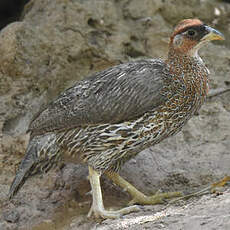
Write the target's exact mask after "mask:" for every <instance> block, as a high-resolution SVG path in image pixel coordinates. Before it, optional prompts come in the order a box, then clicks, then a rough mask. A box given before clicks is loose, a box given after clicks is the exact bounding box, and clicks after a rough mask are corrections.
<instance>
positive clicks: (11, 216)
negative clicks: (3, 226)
mask: <svg viewBox="0 0 230 230" xmlns="http://www.w3.org/2000/svg"><path fill="white" fill-rule="evenodd" d="M3 217H4V220H6V221H7V222H10V223H16V222H18V220H19V217H20V215H19V213H18V212H17V210H10V211H8V212H5V213H3Z"/></svg>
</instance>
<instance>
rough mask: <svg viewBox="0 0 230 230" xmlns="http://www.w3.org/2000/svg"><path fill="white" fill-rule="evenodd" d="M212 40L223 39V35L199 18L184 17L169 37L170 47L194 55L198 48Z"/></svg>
mask: <svg viewBox="0 0 230 230" xmlns="http://www.w3.org/2000/svg"><path fill="white" fill-rule="evenodd" d="M212 40H224V36H223V34H221V33H220V32H219V31H218V30H215V29H213V28H212V27H210V26H207V25H205V24H204V23H203V22H202V21H200V20H199V19H185V20H183V21H181V22H179V24H178V25H177V26H176V27H175V29H174V32H173V34H172V36H171V37H170V48H171V49H173V50H174V51H175V52H177V53H178V52H179V53H181V54H185V55H188V56H191V57H196V56H197V55H198V54H197V51H198V50H199V48H200V47H202V46H203V45H204V44H205V43H207V42H209V41H212Z"/></svg>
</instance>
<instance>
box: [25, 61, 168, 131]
mask: <svg viewBox="0 0 230 230" xmlns="http://www.w3.org/2000/svg"><path fill="white" fill-rule="evenodd" d="M165 69H166V64H165V63H164V62H163V61H161V60H155V59H150V60H141V61H137V62H130V63H126V64H121V65H118V66H115V67H112V68H109V69H107V70H104V71H102V72H99V73H96V74H94V75H92V76H90V77H88V78H86V79H85V80H82V81H79V82H77V83H76V84H75V85H74V86H73V87H71V88H69V89H67V90H66V91H64V92H63V93H62V94H61V95H60V96H59V97H58V98H57V99H56V100H54V101H53V102H52V103H50V104H49V105H48V106H47V108H46V109H44V110H43V111H41V112H40V113H39V114H38V115H37V116H36V117H35V119H34V120H33V121H32V122H31V124H30V126H29V131H32V133H38V134H39V133H44V132H50V131H54V130H63V129H69V128H72V127H77V126H78V127H79V126H80V127H81V126H86V125H89V124H103V123H119V122H122V121H128V120H132V119H134V118H136V117H138V116H140V115H142V114H144V113H145V112H147V111H149V110H153V109H155V108H157V107H158V106H159V105H161V104H162V103H163V102H164V101H165V100H166V97H165V96H164V95H163V94H162V93H161V90H162V88H163V87H164V80H165V76H166V75H167V73H166V71H165Z"/></svg>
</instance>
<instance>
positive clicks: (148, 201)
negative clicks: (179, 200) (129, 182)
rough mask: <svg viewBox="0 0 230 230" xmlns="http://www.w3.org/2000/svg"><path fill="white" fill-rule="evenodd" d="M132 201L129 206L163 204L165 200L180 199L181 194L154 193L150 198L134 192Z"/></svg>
mask: <svg viewBox="0 0 230 230" xmlns="http://www.w3.org/2000/svg"><path fill="white" fill-rule="evenodd" d="M132 195H133V199H132V200H131V201H130V202H129V205H132V204H141V205H155V204H163V203H165V201H166V199H172V198H175V197H181V196H182V195H183V194H182V193H181V192H165V193H156V194H155V195H152V196H146V195H144V194H143V193H141V192H139V191H138V192H137V193H136V192H134V193H133V194H132Z"/></svg>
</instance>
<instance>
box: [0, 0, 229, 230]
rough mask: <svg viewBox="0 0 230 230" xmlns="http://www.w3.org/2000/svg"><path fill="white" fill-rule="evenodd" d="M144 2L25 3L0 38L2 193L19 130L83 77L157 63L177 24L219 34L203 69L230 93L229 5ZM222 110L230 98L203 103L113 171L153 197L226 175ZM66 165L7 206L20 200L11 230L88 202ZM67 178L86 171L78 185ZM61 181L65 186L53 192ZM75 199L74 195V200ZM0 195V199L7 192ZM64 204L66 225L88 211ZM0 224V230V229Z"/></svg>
mask: <svg viewBox="0 0 230 230" xmlns="http://www.w3.org/2000/svg"><path fill="white" fill-rule="evenodd" d="M152 2H153V1H150V0H145V1H137V0H125V1H120V0H110V1H108V0H98V1H96V0H95V1H94V0H84V1H82V0H74V1H66V0H46V1H44V0H31V1H30V3H29V4H27V6H26V8H25V10H24V13H23V16H22V18H21V21H19V22H14V23H12V24H9V25H8V26H7V27H5V28H4V29H3V30H2V31H1V32H0V54H1V55H0V172H1V174H0V183H1V185H2V186H3V187H4V191H7V188H8V187H9V185H10V182H11V180H12V179H13V175H14V173H15V172H14V169H15V167H16V165H17V164H18V162H19V161H20V159H21V158H22V154H23V153H24V150H25V147H26V144H27V140H28V135H27V136H26V135H25V132H26V129H27V127H28V124H29V122H30V120H31V119H32V117H33V115H34V114H35V113H36V112H37V111H39V110H40V108H42V107H43V106H45V104H47V103H48V102H49V101H51V100H52V99H54V98H55V97H56V96H57V95H58V94H59V93H60V92H61V91H63V90H64V89H66V88H67V87H69V86H71V85H72V84H73V83H74V82H75V81H77V80H80V79H82V78H84V77H85V76H87V75H89V74H90V73H93V72H96V71H98V70H102V69H105V68H107V67H109V66H112V65H115V64H118V63H120V62H126V61H128V60H132V59H136V58H142V57H165V55H166V51H167V43H168V36H169V34H170V33H171V30H172V28H173V26H174V25H175V24H176V23H177V22H178V21H179V20H181V19H183V18H189V17H198V18H200V19H202V20H204V21H205V22H206V23H208V24H211V25H214V27H215V28H217V29H219V30H220V31H222V32H223V33H224V34H225V36H226V41H225V42H222V43H221V42H216V43H215V44H209V45H208V46H207V47H206V49H205V48H203V49H202V50H201V52H200V53H201V56H203V57H204V58H203V59H204V61H205V63H207V65H208V67H209V69H210V71H211V81H210V87H211V88H214V89H217V88H222V87H229V84H230V83H229V71H230V61H229V60H230V59H229V57H230V49H229V47H230V43H229V41H230V39H229V36H230V24H229V20H228V18H229V15H230V5H229V4H228V3H224V2H223V1H218V0H214V1H209V0H202V1H201V0H190V1H189V2H188V1H179V0H178V1H169V0H156V1H154V4H152ZM229 113H230V92H226V93H224V94H222V95H220V96H217V97H213V98H211V99H208V101H207V103H206V105H205V106H203V108H202V109H201V111H200V113H199V115H198V116H196V117H194V118H193V119H192V120H191V121H189V123H188V125H187V126H186V127H185V128H184V129H183V132H181V133H180V134H178V135H177V136H175V137H173V138H170V139H168V140H165V141H164V142H163V143H161V144H159V145H157V146H154V147H152V148H150V149H148V150H146V151H144V152H142V153H141V154H139V155H138V156H137V158H135V159H134V160H132V161H130V162H129V163H127V164H126V166H125V167H124V168H123V170H122V172H121V173H122V175H123V176H124V177H126V178H127V179H128V180H129V181H130V182H133V183H134V184H135V185H136V186H137V187H138V188H140V189H141V190H142V191H144V192H146V193H152V192H154V191H157V190H158V189H160V188H161V189H162V190H165V191H168V190H174V189H182V190H190V189H194V186H195V187H197V186H200V185H201V184H207V183H212V182H214V181H215V179H217V178H221V177H222V176H224V175H226V174H230V171H229V163H230V156H229V149H230V143H229V139H230V125H229V124H230V114H229ZM71 167H72V169H71ZM75 167H76V166H73V165H67V166H66V168H65V167H64V169H63V170H62V171H60V172H59V173H57V172H51V173H50V174H49V175H48V176H45V177H35V178H33V179H31V180H29V181H28V182H27V183H26V185H25V187H23V189H22V191H20V193H19V194H18V196H17V199H16V200H17V202H16V203H15V206H16V207H20V203H21V205H22V204H23V208H24V209H23V210H24V211H23V212H24V213H25V214H24V217H23V218H20V219H19V221H18V223H17V224H18V226H19V227H20V226H24V225H25V226H28V225H34V224H36V223H38V222H39V221H42V220H43V221H45V220H46V222H45V223H43V224H44V226H49V224H48V223H51V222H52V221H50V218H51V216H52V215H53V214H54V212H55V210H56V209H55V207H57V206H58V205H61V204H63V203H65V200H66V199H73V200H74V199H80V201H82V203H83V204H84V205H83V206H87V205H85V203H84V202H86V201H85V199H88V200H87V202H89V200H90V197H89V196H86V195H85V193H86V192H87V189H88V188H89V187H88V184H87V182H86V180H85V176H86V173H85V170H86V169H85V168H84V167H83V168H82V169H81V166H79V168H77V170H75ZM67 169H68V170H67ZM79 170H80V171H79ZM81 170H82V171H81ZM78 172H79V173H78ZM68 173H69V175H68ZM75 173H78V175H85V176H83V177H84V179H83V180H84V182H83V183H81V177H80V178H79V177H78V176H76V175H75ZM74 178H75V179H76V183H74V185H73V187H72V188H71V189H70V190H71V191H70V192H68V191H67V190H68V188H67V187H68V186H67V185H69V182H68V180H70V181H71V184H72V181H74ZM56 180H57V182H56V184H55V181H56ZM62 181H64V182H63V183H64V184H66V186H67V187H64V188H63V187H62V186H61V184H62ZM55 186H56V187H55ZM110 186H112V185H111V183H110V182H107V181H104V189H105V193H106V195H107V197H109V198H110V199H109V198H107V199H108V200H107V204H108V206H109V205H110V204H111V203H110V202H112V200H113V199H115V198H116V197H117V199H118V200H124V199H126V200H127V197H126V196H125V193H123V192H122V191H121V190H119V189H117V191H116V192H115V195H114V193H112V192H111V191H113V190H114V188H113V189H112V190H111V189H110ZM6 187H7V188H6ZM74 189H76V191H77V192H76V193H74V192H73V191H74ZM50 193H55V194H54V195H53V197H54V196H55V197H56V200H57V203H52V199H51V198H52V195H50ZM66 194H68V196H67V195H66ZM76 194H81V196H80V198H79V195H76ZM0 195H1V196H0V198H1V201H2V200H4V199H5V197H6V192H5V194H2V193H1V194H0ZM67 197H69V198H67ZM76 197H77V198H76ZM114 197H115V198H114ZM42 200H43V201H44V200H45V202H44V203H42V207H43V208H42V210H44V211H42V214H41V212H40V211H39V207H41V202H43V201H42ZM115 200H116V199H115ZM31 201H32V202H31ZM87 204H88V203H87ZM8 206H12V204H11V203H7V202H6V203H5V206H4V207H5V208H7V207H8ZM70 206H71V208H70V209H71V210H72V209H73V210H74V211H66V209H64V213H65V212H66V215H65V219H66V220H65V223H66V224H67V225H68V218H69V221H70V219H71V217H72V216H73V215H76V216H77V215H82V214H83V215H84V216H85V215H86V212H87V210H88V207H86V208H85V209H84V208H83V209H81V208H80V206H78V205H76V207H75V206H74V207H72V206H73V204H72V203H71V205H70ZM40 209H41V208H40ZM25 210H26V211H25ZM68 210H69V209H68ZM79 210H80V211H79ZM21 212H22V211H21ZM73 213H75V214H73ZM142 214H143V213H142ZM204 216H205V214H204ZM175 218H176V217H175ZM216 218H217V219H218V217H216ZM1 221H2V219H0V226H6V224H5V223H4V224H3V223H1ZM54 221H57V219H55V217H54ZM87 221H88V220H87V219H86V218H85V219H84V221H82V220H81V221H80V224H78V227H77V229H80V227H79V226H82V229H84V227H85V226H86V227H85V229H87V226H90V222H87ZM178 221H179V220H178ZM76 222H77V223H79V222H78V221H76ZM82 222H84V223H82ZM87 224H89V225H87ZM91 224H92V223H91ZM57 225H58V224H57ZM10 226H11V227H10ZM50 226H51V224H50ZM52 226H53V222H52ZM58 226H59V225H58ZM62 226H63V225H62ZM5 228H6V227H5ZM15 228H16V227H15V224H12V225H8V224H7V228H6V229H15ZM50 228H51V227H50ZM88 228H89V227H88ZM47 229H48V228H47ZM51 229H52V228H51ZM66 229H68V228H67V227H66ZM71 229H72V228H71ZM217 229H218V227H217Z"/></svg>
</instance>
